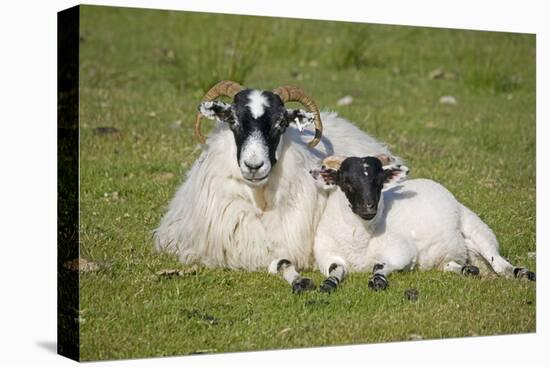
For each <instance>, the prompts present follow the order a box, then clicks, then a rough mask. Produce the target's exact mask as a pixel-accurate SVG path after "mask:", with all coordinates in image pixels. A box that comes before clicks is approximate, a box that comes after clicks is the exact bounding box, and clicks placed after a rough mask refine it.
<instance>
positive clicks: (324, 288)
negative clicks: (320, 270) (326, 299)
mask: <svg viewBox="0 0 550 367" xmlns="http://www.w3.org/2000/svg"><path fill="white" fill-rule="evenodd" d="M336 288H338V279H336V278H333V277H328V278H327V279H325V280H324V281H323V284H321V286H320V287H319V292H321V293H330V292H332V291H334V290H336Z"/></svg>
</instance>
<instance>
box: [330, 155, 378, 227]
mask: <svg viewBox="0 0 550 367" xmlns="http://www.w3.org/2000/svg"><path fill="white" fill-rule="evenodd" d="M384 182H385V174H384V170H383V169H382V163H381V162H380V160H378V159H377V158H374V157H364V158H358V157H350V158H346V159H345V160H344V161H343V162H342V164H341V166H340V169H339V170H338V174H337V179H336V184H337V185H338V186H339V187H340V189H341V190H342V191H343V192H344V194H345V195H346V197H347V199H348V201H349V203H350V207H351V210H352V211H353V212H354V213H355V214H357V215H358V216H360V217H361V218H363V219H365V220H371V219H372V218H374V216H375V215H376V212H377V210H378V202H379V201H380V195H381V193H382V188H383V187H384Z"/></svg>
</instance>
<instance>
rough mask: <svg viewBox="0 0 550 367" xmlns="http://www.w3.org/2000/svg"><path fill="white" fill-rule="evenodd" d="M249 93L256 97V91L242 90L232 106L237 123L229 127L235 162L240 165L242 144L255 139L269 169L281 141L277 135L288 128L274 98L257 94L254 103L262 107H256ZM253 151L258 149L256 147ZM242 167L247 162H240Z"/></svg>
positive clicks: (280, 104) (275, 97)
mask: <svg viewBox="0 0 550 367" xmlns="http://www.w3.org/2000/svg"><path fill="white" fill-rule="evenodd" d="M252 93H256V94H257V93H258V91H255V90H252V89H245V90H243V91H241V92H239V93H237V94H236V95H235V99H234V104H233V106H232V107H233V111H234V113H235V116H236V118H237V121H238V123H237V124H231V125H230V126H231V130H232V131H233V135H234V137H235V144H236V145H237V160H238V161H239V162H241V156H242V155H243V146H244V145H245V142H247V140H249V139H258V140H259V141H257V142H256V143H258V144H265V148H266V150H267V158H268V159H269V163H270V165H271V166H273V165H275V163H277V157H276V154H275V152H276V151H277V147H278V145H279V142H280V140H281V135H282V134H283V133H284V132H285V130H286V128H287V127H288V120H287V119H286V108H285V105H284V103H283V102H282V101H281V98H280V97H279V96H278V95H276V94H274V93H272V92H267V91H263V92H261V97H258V96H256V99H258V100H259V101H260V102H265V103H261V105H260V103H258V102H256V103H255V104H256V105H254V97H252ZM262 98H263V100H262ZM260 106H261V107H260ZM262 109H263V111H262ZM256 148H259V147H258V146H256ZM244 153H245V154H244V155H246V154H247V152H244ZM254 153H256V152H252V153H251V154H250V155H253V154H254ZM258 155H259V154H258ZM257 158H258V159H260V158H264V157H257ZM243 163H247V162H246V161H244V162H243ZM259 163H261V162H257V164H259ZM264 163H265V162H264Z"/></svg>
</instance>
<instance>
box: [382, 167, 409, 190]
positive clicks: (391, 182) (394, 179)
mask: <svg viewBox="0 0 550 367" xmlns="http://www.w3.org/2000/svg"><path fill="white" fill-rule="evenodd" d="M382 169H383V170H384V171H383V175H384V187H383V188H382V191H386V190H389V189H391V188H392V187H394V186H396V185H398V184H399V183H400V182H401V181H403V180H405V179H406V178H407V175H408V174H409V168H408V167H407V166H402V165H393V164H392V165H387V166H383V167H382Z"/></svg>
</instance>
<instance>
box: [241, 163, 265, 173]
mask: <svg viewBox="0 0 550 367" xmlns="http://www.w3.org/2000/svg"><path fill="white" fill-rule="evenodd" d="M244 165H245V166H246V167H248V169H249V170H251V171H257V170H259V169H260V168H261V167H262V166H263V165H264V162H263V161H261V162H260V163H248V162H247V161H244Z"/></svg>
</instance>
